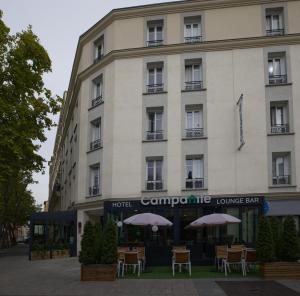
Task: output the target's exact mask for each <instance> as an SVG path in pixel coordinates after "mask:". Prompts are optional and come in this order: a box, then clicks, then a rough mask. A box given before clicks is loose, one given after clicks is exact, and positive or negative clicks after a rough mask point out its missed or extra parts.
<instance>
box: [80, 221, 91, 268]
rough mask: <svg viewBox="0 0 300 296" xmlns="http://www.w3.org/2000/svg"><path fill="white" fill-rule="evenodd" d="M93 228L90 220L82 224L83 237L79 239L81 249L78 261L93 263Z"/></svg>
mask: <svg viewBox="0 0 300 296" xmlns="http://www.w3.org/2000/svg"><path fill="white" fill-rule="evenodd" d="M94 242H95V229H94V226H93V225H92V223H91V222H90V221H88V222H87V223H86V224H85V225H84V232H83V237H82V240H81V251H80V254H79V262H80V263H82V264H85V265H86V264H94V263H95V248H94Z"/></svg>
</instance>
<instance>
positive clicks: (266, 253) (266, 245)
mask: <svg viewBox="0 0 300 296" xmlns="http://www.w3.org/2000/svg"><path fill="white" fill-rule="evenodd" d="M256 250H257V256H258V258H259V260H260V261H261V262H271V261H273V260H274V257H275V254H274V244H273V239H272V231H271V226H270V223H269V221H268V219H267V218H266V217H265V216H262V217H261V218H260V220H259V225H258V236H257V244H256Z"/></svg>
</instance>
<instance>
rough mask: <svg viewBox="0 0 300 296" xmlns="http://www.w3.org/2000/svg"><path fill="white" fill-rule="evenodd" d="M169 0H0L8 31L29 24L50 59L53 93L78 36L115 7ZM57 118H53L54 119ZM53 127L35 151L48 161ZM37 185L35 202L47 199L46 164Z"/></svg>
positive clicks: (62, 85)
mask: <svg viewBox="0 0 300 296" xmlns="http://www.w3.org/2000/svg"><path fill="white" fill-rule="evenodd" d="M168 1H169V0H152V1H151V0H110V1H101V0H51V1H49V0H48V1H46V0H0V9H1V10H2V11H3V20H4V22H5V24H6V26H8V27H9V28H10V29H11V33H15V32H19V31H21V30H23V29H25V28H26V27H27V26H28V25H32V29H33V32H34V33H35V34H36V35H37V36H38V37H39V39H40V42H41V44H42V45H43V46H44V47H45V48H46V50H47V51H48V54H49V56H50V59H51V60H52V72H51V73H49V74H47V75H45V77H44V82H45V85H46V87H47V88H49V89H50V90H51V91H52V93H53V94H54V95H59V96H62V95H63V92H64V91H65V90H67V87H68V84H69V79H70V75H71V69H72V65H73V60H74V56H75V50H76V46H77V42H78V38H79V36H80V35H81V34H82V33H84V32H85V31H86V30H88V29H89V28H90V27H91V26H92V25H94V24H95V23H96V22H97V21H98V20H100V19H101V18H102V17H103V16H105V15H106V14H107V13H108V12H110V11H111V10H112V9H115V8H121V7H128V6H136V5H144V4H152V3H162V2H168ZM57 119H58V117H57V116H56V117H55V120H57ZM55 133H56V129H55V128H53V129H52V130H51V131H47V132H46V136H47V138H48V139H47V141H46V142H45V143H43V144H42V147H41V149H40V151H39V153H40V154H41V155H42V156H43V157H44V158H45V159H46V161H49V160H50V158H51V155H52V152H53V145H54V140H55ZM34 178H35V180H36V181H37V182H38V183H37V184H33V185H31V186H30V190H31V191H32V193H33V196H34V198H35V200H36V201H37V203H40V204H41V203H43V202H44V201H45V200H47V199H48V178H49V175H48V165H47V163H45V174H43V175H42V174H41V173H39V174H35V175H34Z"/></svg>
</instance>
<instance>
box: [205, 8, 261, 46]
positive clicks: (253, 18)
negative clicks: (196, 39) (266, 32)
mask: <svg viewBox="0 0 300 296" xmlns="http://www.w3.org/2000/svg"><path fill="white" fill-rule="evenodd" d="M261 23H262V17H261V6H260V5H255V6H243V7H232V8H222V9H213V10H207V11H205V31H206V34H205V35H206V38H205V39H206V41H210V40H222V39H232V38H247V37H257V36H261V35H262V24H261Z"/></svg>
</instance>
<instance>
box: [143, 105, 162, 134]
mask: <svg viewBox="0 0 300 296" xmlns="http://www.w3.org/2000/svg"><path fill="white" fill-rule="evenodd" d="M147 114H148V131H147V140H162V139H163V129H162V117H163V112H162V110H159V111H154V110H151V109H150V110H149V111H148V112H147Z"/></svg>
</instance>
